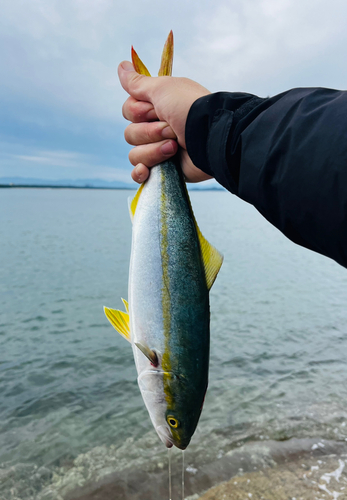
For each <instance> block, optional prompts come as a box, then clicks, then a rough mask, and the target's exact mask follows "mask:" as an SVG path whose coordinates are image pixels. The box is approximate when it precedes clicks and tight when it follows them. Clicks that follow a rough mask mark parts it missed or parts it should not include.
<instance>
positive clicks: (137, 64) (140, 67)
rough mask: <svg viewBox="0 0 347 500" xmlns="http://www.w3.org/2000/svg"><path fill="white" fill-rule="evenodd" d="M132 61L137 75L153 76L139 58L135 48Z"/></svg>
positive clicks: (132, 51) (132, 52)
mask: <svg viewBox="0 0 347 500" xmlns="http://www.w3.org/2000/svg"><path fill="white" fill-rule="evenodd" d="M131 60H132V63H133V66H134V68H135V71H136V72H137V73H139V74H140V75H145V76H151V74H150V72H149V71H148V69H147V68H146V66H145V65H144V64H143V62H142V61H141V59H140V58H139V56H138V54H137V52H136V50H135V49H134V47H131Z"/></svg>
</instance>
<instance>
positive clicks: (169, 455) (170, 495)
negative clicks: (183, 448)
mask: <svg viewBox="0 0 347 500" xmlns="http://www.w3.org/2000/svg"><path fill="white" fill-rule="evenodd" d="M167 453H168V458H169V500H172V489H171V448H168V449H167Z"/></svg>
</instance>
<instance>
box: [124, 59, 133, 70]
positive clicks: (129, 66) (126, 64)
mask: <svg viewBox="0 0 347 500" xmlns="http://www.w3.org/2000/svg"><path fill="white" fill-rule="evenodd" d="M121 66H122V68H123V69H124V71H134V66H133V65H132V64H131V62H129V61H124V62H122V64H121Z"/></svg>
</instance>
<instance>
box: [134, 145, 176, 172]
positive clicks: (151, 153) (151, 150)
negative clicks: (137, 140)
mask: <svg viewBox="0 0 347 500" xmlns="http://www.w3.org/2000/svg"><path fill="white" fill-rule="evenodd" d="M177 149H178V144H177V142H176V141H173V140H168V141H161V142H156V143H154V144H143V145H141V146H136V147H135V148H133V149H132V150H131V151H130V153H129V160H130V163H131V164H132V165H134V166H135V165H138V164H139V163H143V164H144V165H146V166H147V167H153V166H154V165H157V164H158V163H161V162H163V161H165V160H168V159H169V158H170V157H171V156H173V155H174V154H175V153H176V152H177Z"/></svg>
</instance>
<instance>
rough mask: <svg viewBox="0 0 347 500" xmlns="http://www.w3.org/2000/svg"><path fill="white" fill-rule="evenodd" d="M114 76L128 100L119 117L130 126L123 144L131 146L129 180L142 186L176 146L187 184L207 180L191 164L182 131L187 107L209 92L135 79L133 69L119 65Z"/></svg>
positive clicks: (165, 80)
mask: <svg viewBox="0 0 347 500" xmlns="http://www.w3.org/2000/svg"><path fill="white" fill-rule="evenodd" d="M118 75H119V79H120V82H121V85H122V87H123V88H124V90H126V91H127V92H128V94H130V97H129V98H128V99H127V100H126V101H125V103H124V105H123V116H124V118H126V119H127V120H129V121H131V122H132V123H131V124H130V125H128V127H127V128H126V129H125V132H124V136H125V140H126V141H127V142H128V143H129V144H131V145H133V146H135V147H134V148H133V149H132V150H131V151H130V153H129V160H130V162H131V163H132V165H134V166H135V168H134V169H133V171H132V173H131V176H132V178H133V179H134V181H136V182H139V183H142V182H144V181H145V180H146V179H147V178H148V176H149V168H150V167H153V166H154V165H157V164H158V163H161V162H163V161H165V160H168V159H169V158H170V157H172V156H173V155H175V154H176V153H177V151H178V149H179V147H178V146H180V151H179V153H180V157H181V167H182V171H183V174H184V176H185V178H186V180H187V181H188V182H200V181H204V180H206V179H210V178H211V177H210V176H209V175H207V174H205V173H204V172H203V171H202V170H200V169H199V168H197V167H196V166H195V165H194V164H193V162H192V161H191V159H190V157H189V155H188V153H187V149H186V142H185V127H186V121H187V116H188V112H189V110H190V107H191V105H192V104H193V103H194V102H195V101H196V100H197V99H198V98H199V97H202V96H204V95H208V94H210V92H209V91H208V90H207V89H205V88H204V87H202V86H201V85H199V84H198V83H196V82H194V81H192V80H189V79H188V78H177V77H171V76H170V77H168V76H161V77H148V76H144V75H139V74H138V73H136V71H135V70H134V67H133V65H132V64H131V63H130V62H128V61H124V62H122V63H121V64H120V65H119V67H118Z"/></svg>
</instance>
